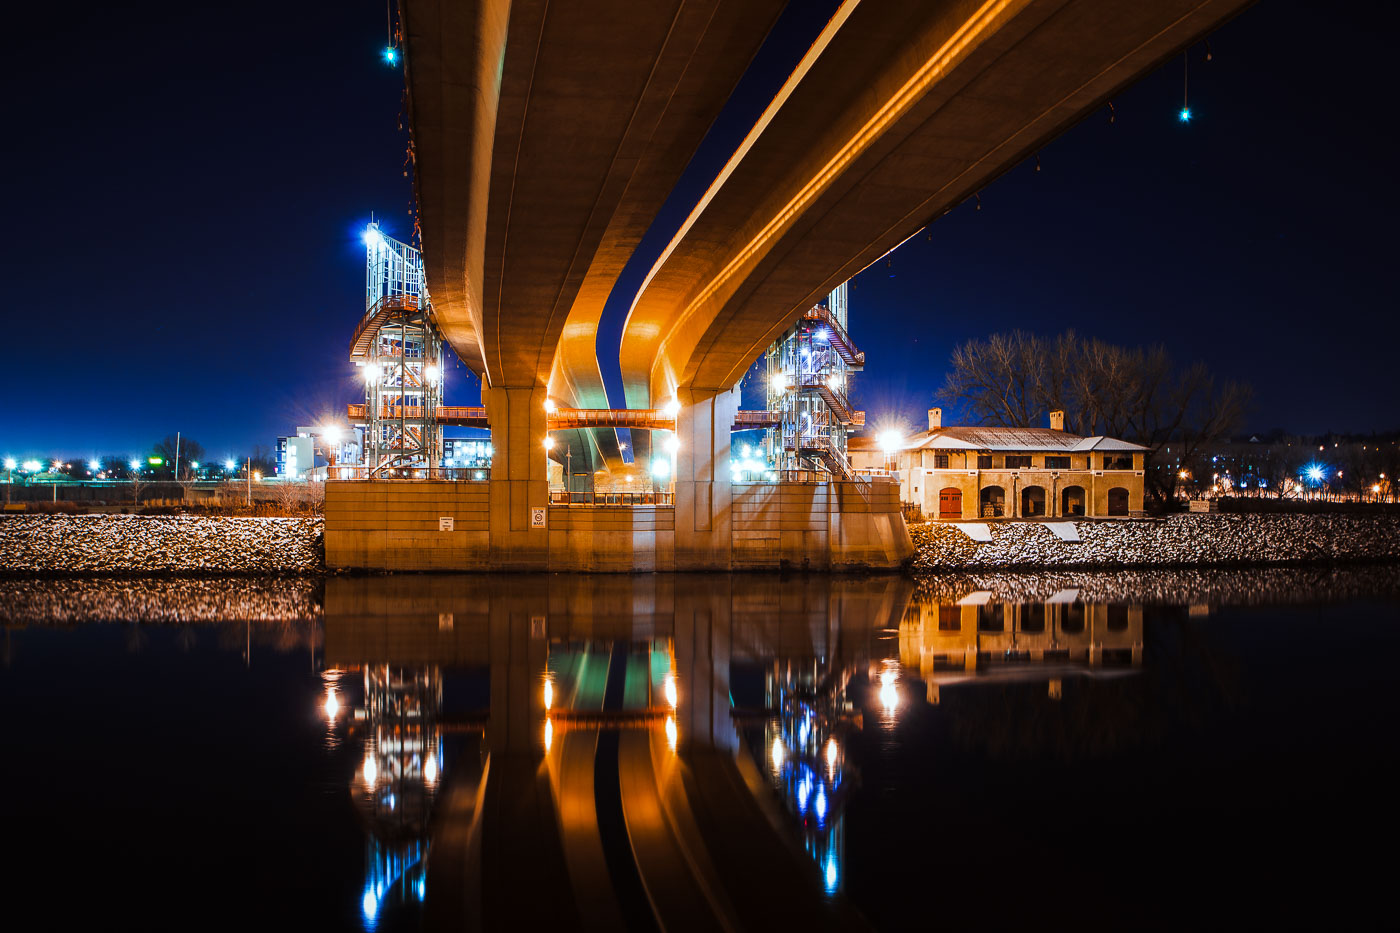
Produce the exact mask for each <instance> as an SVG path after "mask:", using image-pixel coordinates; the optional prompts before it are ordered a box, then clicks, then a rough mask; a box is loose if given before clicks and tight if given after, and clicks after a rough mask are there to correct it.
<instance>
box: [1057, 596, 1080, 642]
mask: <svg viewBox="0 0 1400 933" xmlns="http://www.w3.org/2000/svg"><path fill="white" fill-rule="evenodd" d="M1060 631H1062V632H1064V633H1065V634H1066V635H1078V634H1079V633H1080V632H1082V631H1084V604H1083V603H1065V604H1064V606H1063V611H1062V612H1061V613H1060Z"/></svg>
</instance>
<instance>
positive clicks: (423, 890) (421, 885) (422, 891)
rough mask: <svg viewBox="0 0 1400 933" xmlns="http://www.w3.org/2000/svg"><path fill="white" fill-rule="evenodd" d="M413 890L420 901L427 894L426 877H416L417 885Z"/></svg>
mask: <svg viewBox="0 0 1400 933" xmlns="http://www.w3.org/2000/svg"><path fill="white" fill-rule="evenodd" d="M415 891H416V892H417V894H418V899H419V900H420V901H421V900H422V899H423V898H424V897H426V896H427V894H428V879H426V878H419V879H418V885H417V887H416V888H415Z"/></svg>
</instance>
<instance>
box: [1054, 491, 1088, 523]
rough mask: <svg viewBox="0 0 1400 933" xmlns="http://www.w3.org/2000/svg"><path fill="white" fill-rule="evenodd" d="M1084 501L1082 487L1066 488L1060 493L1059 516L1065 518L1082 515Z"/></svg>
mask: <svg viewBox="0 0 1400 933" xmlns="http://www.w3.org/2000/svg"><path fill="white" fill-rule="evenodd" d="M1085 501H1086V496H1085V495H1084V487H1083V486H1066V487H1065V490H1064V492H1062V493H1060V514H1061V515H1064V516H1067V517H1069V516H1075V515H1083V514H1084V503H1085Z"/></svg>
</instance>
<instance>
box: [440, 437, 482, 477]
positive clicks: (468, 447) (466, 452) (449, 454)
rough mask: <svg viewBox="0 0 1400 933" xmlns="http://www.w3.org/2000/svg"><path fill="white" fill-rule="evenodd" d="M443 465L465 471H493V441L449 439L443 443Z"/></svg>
mask: <svg viewBox="0 0 1400 933" xmlns="http://www.w3.org/2000/svg"><path fill="white" fill-rule="evenodd" d="M442 465H443V466H444V467H457V468H465V469H473V468H475V469H482V470H489V469H491V439H490V438H475V437H448V438H444V439H443V442H442Z"/></svg>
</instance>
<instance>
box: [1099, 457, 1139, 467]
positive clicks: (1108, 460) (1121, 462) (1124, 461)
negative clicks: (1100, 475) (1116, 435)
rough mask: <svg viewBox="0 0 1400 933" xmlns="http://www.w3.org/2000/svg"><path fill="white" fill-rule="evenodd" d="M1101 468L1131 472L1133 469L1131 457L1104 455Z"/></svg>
mask: <svg viewBox="0 0 1400 933" xmlns="http://www.w3.org/2000/svg"><path fill="white" fill-rule="evenodd" d="M1103 468H1104V469H1105V470H1131V469H1132V468H1133V455H1132V454H1104V455H1103Z"/></svg>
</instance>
